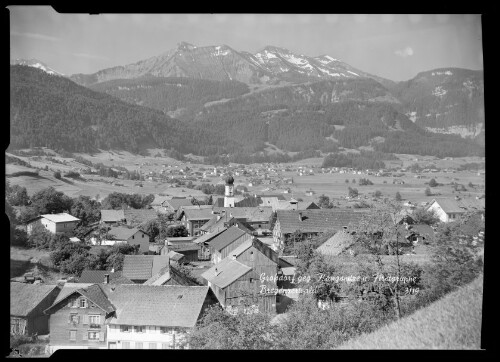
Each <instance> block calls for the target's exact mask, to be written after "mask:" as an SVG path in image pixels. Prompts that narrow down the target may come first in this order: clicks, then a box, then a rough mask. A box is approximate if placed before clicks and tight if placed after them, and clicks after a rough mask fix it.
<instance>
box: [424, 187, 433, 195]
mask: <svg viewBox="0 0 500 362" xmlns="http://www.w3.org/2000/svg"><path fill="white" fill-rule="evenodd" d="M424 193H425V196H432V192H431V189H430V188H428V187H427V188H426V189H425V192H424Z"/></svg>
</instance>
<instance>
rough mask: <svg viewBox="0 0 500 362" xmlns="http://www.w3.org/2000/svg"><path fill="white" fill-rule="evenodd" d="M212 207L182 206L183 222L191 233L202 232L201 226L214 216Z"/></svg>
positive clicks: (195, 234)
mask: <svg viewBox="0 0 500 362" xmlns="http://www.w3.org/2000/svg"><path fill="white" fill-rule="evenodd" d="M211 208H212V207H211V206H210V208H199V207H198V208H181V209H180V213H181V215H182V216H181V222H182V224H183V225H184V226H185V227H186V229H187V230H188V232H189V235H192V236H198V235H200V234H201V230H200V229H201V227H202V226H203V225H204V224H205V223H206V222H207V221H209V220H210V219H212V217H213V216H214V214H213V212H212V209H211Z"/></svg>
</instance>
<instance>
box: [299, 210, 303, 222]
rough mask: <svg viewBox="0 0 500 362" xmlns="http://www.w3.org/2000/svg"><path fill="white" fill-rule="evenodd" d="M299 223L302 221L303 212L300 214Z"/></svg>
mask: <svg viewBox="0 0 500 362" xmlns="http://www.w3.org/2000/svg"><path fill="white" fill-rule="evenodd" d="M299 221H302V212H299Z"/></svg>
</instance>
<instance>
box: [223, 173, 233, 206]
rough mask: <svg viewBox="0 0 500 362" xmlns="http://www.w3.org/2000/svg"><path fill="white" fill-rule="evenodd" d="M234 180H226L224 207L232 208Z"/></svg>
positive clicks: (231, 178) (230, 178)
mask: <svg viewBox="0 0 500 362" xmlns="http://www.w3.org/2000/svg"><path fill="white" fill-rule="evenodd" d="M233 184H234V178H233V176H229V177H228V178H226V192H225V193H224V207H234V185H233Z"/></svg>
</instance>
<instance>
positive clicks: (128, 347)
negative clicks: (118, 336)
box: [122, 342, 130, 349]
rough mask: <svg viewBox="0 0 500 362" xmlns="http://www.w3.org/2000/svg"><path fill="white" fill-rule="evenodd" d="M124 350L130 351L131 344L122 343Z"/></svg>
mask: <svg viewBox="0 0 500 362" xmlns="http://www.w3.org/2000/svg"><path fill="white" fill-rule="evenodd" d="M122 349H130V342H122Z"/></svg>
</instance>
